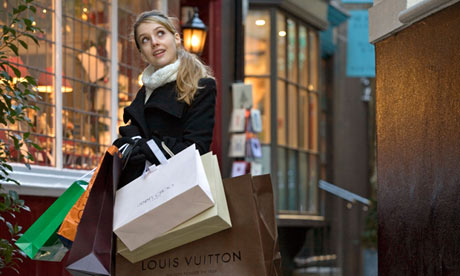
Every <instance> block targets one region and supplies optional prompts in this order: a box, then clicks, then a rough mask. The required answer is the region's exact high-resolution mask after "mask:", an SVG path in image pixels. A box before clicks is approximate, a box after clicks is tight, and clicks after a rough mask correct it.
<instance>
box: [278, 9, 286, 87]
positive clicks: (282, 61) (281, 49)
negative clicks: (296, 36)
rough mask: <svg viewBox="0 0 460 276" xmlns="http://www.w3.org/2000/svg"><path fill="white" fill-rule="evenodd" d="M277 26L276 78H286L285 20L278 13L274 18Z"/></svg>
mask: <svg viewBox="0 0 460 276" xmlns="http://www.w3.org/2000/svg"><path fill="white" fill-rule="evenodd" d="M276 25H277V32H278V34H277V37H276V41H277V51H278V52H277V61H278V62H277V66H278V77H280V78H283V79H285V78H286V34H287V32H286V18H285V17H284V15H283V14H282V13H278V15H277V17H276Z"/></svg>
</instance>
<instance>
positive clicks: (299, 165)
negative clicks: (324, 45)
mask: <svg viewBox="0 0 460 276" xmlns="http://www.w3.org/2000/svg"><path fill="white" fill-rule="evenodd" d="M328 2H329V1H323V0H314V1H313V0H312V1H309V2H308V5H306V4H305V3H304V2H303V1H299V0H271V1H263V0H251V1H225V0H210V1H198V0H174V1H165V0H149V1H135V2H133V1H126V0H119V1H111V0H72V1H60V0H36V1H34V5H36V7H37V13H36V15H35V22H36V23H35V24H36V25H37V26H40V27H41V28H43V29H44V33H43V34H40V37H39V41H40V47H36V46H34V45H32V43H30V45H31V47H29V49H28V50H27V51H23V52H21V53H20V59H19V60H16V61H15V63H16V64H17V65H18V66H20V67H21V68H23V69H24V70H27V72H28V73H30V74H31V75H32V76H35V77H36V78H37V80H38V90H39V94H40V96H41V99H40V100H39V101H37V106H38V107H40V110H39V111H36V112H33V113H31V114H29V117H30V118H31V119H32V122H33V125H34V127H33V128H32V129H29V130H30V131H31V132H32V136H31V137H32V138H33V139H34V141H36V142H37V143H38V144H39V145H41V147H42V150H34V149H30V150H31V151H32V153H33V154H34V157H35V161H34V163H33V164H32V170H28V169H26V168H25V167H24V165H22V164H20V163H19V162H18V163H17V164H14V170H15V172H14V174H13V177H15V178H16V179H18V180H19V181H20V182H21V183H22V185H21V186H20V187H9V188H14V189H17V190H19V193H20V194H21V195H22V197H24V198H25V200H26V204H27V205H29V206H30V207H31V209H32V212H31V213H30V214H26V215H21V216H19V220H20V224H22V225H24V226H26V227H27V226H28V225H30V224H32V223H33V221H34V220H35V219H37V218H38V217H39V216H40V214H41V213H42V212H43V211H45V210H46V208H47V207H48V206H49V205H50V204H51V203H52V202H53V201H54V200H55V198H56V197H57V196H59V195H60V194H61V193H62V192H63V191H64V190H65V189H66V188H67V187H68V186H69V185H70V184H71V183H72V182H73V181H75V180H76V179H78V178H80V177H82V176H83V175H85V174H87V173H88V172H89V171H90V170H91V169H93V168H94V167H96V166H97V163H98V161H99V158H100V157H101V156H102V154H103V153H104V151H105V149H106V148H107V147H108V146H109V145H110V144H111V143H112V141H113V140H114V139H116V137H117V129H118V126H120V125H122V119H121V118H122V113H123V108H124V107H126V106H127V105H129V103H130V102H131V101H132V100H133V99H134V97H135V95H136V93H137V91H138V89H139V88H140V86H141V84H139V79H140V78H139V77H140V75H141V73H142V71H143V69H144V68H145V66H146V64H145V63H143V61H142V60H141V58H140V55H139V53H138V51H137V49H136V48H135V45H134V43H133V41H132V39H131V26H132V23H133V22H134V19H135V17H136V15H137V14H139V13H140V12H142V11H145V10H151V9H160V10H163V11H165V12H166V13H168V14H169V15H173V16H176V17H177V18H178V19H179V22H178V25H181V24H183V23H184V22H185V20H186V18H187V17H188V11H189V10H190V8H192V7H198V9H199V14H200V18H201V19H202V20H203V21H204V23H205V24H206V25H207V26H208V29H209V30H208V38H207V42H206V46H205V49H204V52H203V55H202V56H201V57H202V59H203V60H204V61H205V63H207V64H208V65H210V67H211V68H212V69H213V71H214V73H215V76H216V80H217V83H218V97H217V109H216V125H215V131H214V139H213V145H212V151H213V152H215V153H217V155H218V157H219V161H220V165H221V170H222V173H223V177H229V176H230V171H231V166H232V162H233V161H235V160H234V159H232V158H230V157H228V153H229V152H228V151H229V147H230V134H229V131H228V129H229V128H228V127H229V121H230V117H231V95H232V90H231V85H232V84H233V83H246V84H251V85H252V89H253V107H254V108H257V109H259V110H260V111H261V115H262V116H261V117H262V132H260V133H259V134H258V136H257V137H258V138H259V140H260V142H261V146H262V158H261V159H260V163H261V164H262V172H263V173H270V174H271V176H272V183H273V188H274V192H275V200H276V205H275V206H276V207H277V222H278V226H279V235H280V246H281V250H282V255H283V256H282V257H283V266H284V268H285V269H284V271H285V273H286V275H289V274H294V273H297V274H298V275H302V274H299V273H307V272H302V271H301V270H298V269H297V268H299V267H303V266H307V265H314V264H315V263H316V261H315V260H317V259H314V258H313V259H311V258H310V259H309V257H315V256H322V257H323V259H322V260H326V259H327V258H329V259H327V260H330V263H328V264H326V266H331V267H334V266H339V267H342V266H347V265H348V266H350V265H349V264H345V262H344V261H340V260H339V261H337V258H342V257H343V255H345V254H342V253H338V252H340V250H342V249H343V248H344V246H342V245H343V244H344V243H346V242H347V241H344V240H345V238H344V237H343V236H341V238H335V237H336V235H338V232H336V233H334V232H333V231H342V230H343V229H344V228H346V226H344V220H343V219H342V220H340V223H337V221H339V219H338V218H337V214H338V213H340V212H344V204H343V202H341V201H338V200H336V199H331V198H330V196H328V195H327V194H326V193H325V192H324V191H321V190H319V188H318V181H319V180H320V179H323V180H327V181H330V182H334V181H335V183H336V184H338V185H339V186H343V187H347V188H351V189H352V190H353V189H354V188H353V187H355V186H359V185H361V186H363V185H365V184H367V182H366V179H365V175H366V171H367V167H364V168H361V169H357V168H356V170H361V171H360V172H359V173H358V174H356V175H359V179H358V181H356V180H357V179H356V177H353V176H352V177H349V178H347V176H348V174H347V173H345V171H346V169H344V168H343V165H342V164H343V162H345V163H346V162H349V161H350V160H358V161H359V162H357V163H356V164H357V165H359V166H360V165H362V163H365V162H366V160H367V159H366V153H367V152H364V153H362V154H361V155H360V157H358V158H356V155H355V153H356V151H359V149H358V147H359V146H360V145H358V144H354V145H352V147H349V151H348V152H347V153H346V154H341V152H343V150H342V147H344V146H345V147H346V146H347V142H348V141H349V140H351V139H352V138H350V137H348V136H347V135H348V134H349V133H345V132H340V131H337V129H339V128H340V127H341V125H340V122H339V121H340V120H338V119H337V117H335V116H336V115H334V114H340V115H344V116H349V115H350V114H351V113H353V112H354V111H356V108H353V107H352V108H351V111H350V112H351V113H347V112H344V110H345V109H346V108H344V107H345V106H346V105H347V102H346V101H345V100H343V98H341V96H340V95H342V97H343V93H344V90H346V89H345V88H340V87H339V88H337V87H336V85H337V83H338V82H340V81H343V78H342V77H339V76H340V74H342V73H343V72H340V70H339V69H340V68H342V67H343V66H342V65H343V62H344V61H343V60H341V58H342V56H340V55H336V56H335V58H334V59H332V58H331V56H334V53H333V51H332V52H330V53H329V56H328V57H325V56H324V55H322V51H321V43H320V33H321V32H323V31H325V30H327V28H328V26H329V24H330V21H331V20H330V18H328V10H329V7H330V5H329V3H328ZM3 3H4V4H3V6H4V7H5V8H6V9H11V8H12V5H13V3H12V1H7V0H4V2H3ZM339 13H340V12H339ZM2 16H3V17H2V18H0V21H2V22H8V20H9V19H8V17H7V16H6V14H4V13H2ZM343 43H346V42H343ZM242 45H243V46H242ZM343 45H344V44H342V46H343ZM342 50H343V49H342ZM337 51H339V49H338V50H337ZM338 68H339V69H338ZM356 86H359V82H358V85H356V82H353V83H352V84H350V83H347V84H345V85H344V87H352V88H353V89H354V88H355V87H356ZM339 94H340V95H339ZM354 95H355V96H356V95H358V97H359V96H360V91H359V92H357V93H355V94H354ZM341 104H342V105H341ZM347 108H349V107H347ZM346 110H347V111H349V110H350V109H346ZM353 110H354V111H353ZM361 114H362V110H361V109H358V111H356V112H355V113H353V114H352V117H353V116H356V117H359V116H361ZM350 118H351V117H350ZM348 122H351V119H350V120H349V121H348ZM351 123H352V122H351ZM356 129H359V130H360V135H361V134H362V135H364V137H367V136H366V132H365V131H366V130H365V126H358V127H355V128H350V129H349V130H350V131H354V132H356ZM25 130H26V129H24V128H23V126H21V125H12V126H10V127H9V128H3V129H0V134H1V135H8V134H10V133H14V132H21V131H25ZM333 135H336V136H335V137H338V138H334V139H333V138H332V137H333ZM5 137H6V136H5ZM359 141H361V140H359ZM348 145H349V144H348ZM18 161H19V160H18ZM339 161H340V162H339ZM335 168H337V169H335ZM363 171H364V172H363ZM356 175H355V176H356ZM342 176H343V177H342ZM363 176H364V177H363ZM85 179H89V176H86V177H85ZM354 181H356V183H357V184H356V185H355V184H350V183H355V182H354ZM347 185H348V186H347ZM353 185H355V186H353ZM364 195H365V194H364ZM356 212H358V213H359V212H361V211H359V210H358V211H356ZM334 214H335V215H334ZM354 219H355V220H356V221H357V223H361V221H362V216H361V215H356V216H355V217H354ZM345 223H346V222H345ZM337 224H339V225H340V226H339V227H335V226H334V225H337ZM357 228H358V231H359V227H357ZM331 229H332V230H331ZM331 231H332V233H331ZM357 235H359V234H357ZM354 237H356V235H355V236H354ZM348 242H349V243H351V241H348ZM325 256H326V257H325ZM324 258H326V259H324ZM348 258H349V259H348V260H351V261H352V262H354V263H355V265H354V266H356V267H357V266H358V264H356V263H359V262H360V261H359V260H358V259H359V258H360V257H359V256H357V257H356V256H355V257H348ZM312 260H313V261H312ZM23 267H24V269H25V270H27V274H24V275H64V274H63V273H67V272H64V269H63V266H62V265H60V264H53V263H43V262H33V261H30V260H27V261H26V262H25V265H24V266H23ZM358 270H359V269H358ZM296 271H297V272H296ZM344 271H347V270H344ZM349 271H350V273H344V274H343V275H357V274H356V273H355V272H356V271H357V270H356V268H354V269H349ZM50 273H51V274H50ZM53 273H54V274H53ZM334 273H335V272H334ZM337 275H341V274H337Z"/></svg>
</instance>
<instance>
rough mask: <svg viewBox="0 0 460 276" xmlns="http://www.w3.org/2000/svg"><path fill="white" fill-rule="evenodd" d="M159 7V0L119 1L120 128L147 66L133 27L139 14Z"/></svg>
mask: <svg viewBox="0 0 460 276" xmlns="http://www.w3.org/2000/svg"><path fill="white" fill-rule="evenodd" d="M158 6H159V0H155V1H137V2H136V4H135V5H133V2H132V1H131V0H120V1H118V43H117V44H118V68H119V71H118V126H121V125H124V122H123V110H124V108H125V107H127V106H128V105H129V104H130V103H131V102H132V100H134V97H135V96H136V94H137V92H138V91H139V89H140V87H141V86H142V84H140V83H139V79H140V77H139V76H140V75H141V74H142V71H143V70H144V68H145V67H146V66H147V64H146V63H145V62H143V61H142V60H141V58H140V54H139V51H138V50H137V49H136V45H135V43H134V42H133V41H131V38H130V35H131V32H132V25H133V23H134V21H135V19H136V16H137V15H138V14H139V13H141V12H142V11H148V10H153V9H157V8H158Z"/></svg>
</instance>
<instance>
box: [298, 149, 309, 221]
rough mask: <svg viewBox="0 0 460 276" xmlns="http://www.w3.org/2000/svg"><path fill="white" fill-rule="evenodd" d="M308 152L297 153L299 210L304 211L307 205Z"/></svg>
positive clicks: (306, 209)
mask: <svg viewBox="0 0 460 276" xmlns="http://www.w3.org/2000/svg"><path fill="white" fill-rule="evenodd" d="M305 168H308V154H307V153H305V152H300V153H299V211H300V212H306V211H308V209H309V206H308V186H309V185H308V170H307V169H305Z"/></svg>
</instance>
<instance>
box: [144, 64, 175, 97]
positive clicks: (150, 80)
mask: <svg viewBox="0 0 460 276" xmlns="http://www.w3.org/2000/svg"><path fill="white" fill-rule="evenodd" d="M179 65H180V59H177V60H176V61H175V62H174V63H171V64H168V65H166V66H164V67H162V68H160V69H158V70H156V71H155V68H153V66H152V65H149V66H147V68H145V70H144V72H142V83H143V84H144V85H145V102H144V103H147V100H148V99H149V98H150V95H152V92H153V90H155V89H156V88H158V87H160V86H163V85H165V84H167V83H168V82H172V81H175V80H176V79H177V71H178V70H179Z"/></svg>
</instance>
